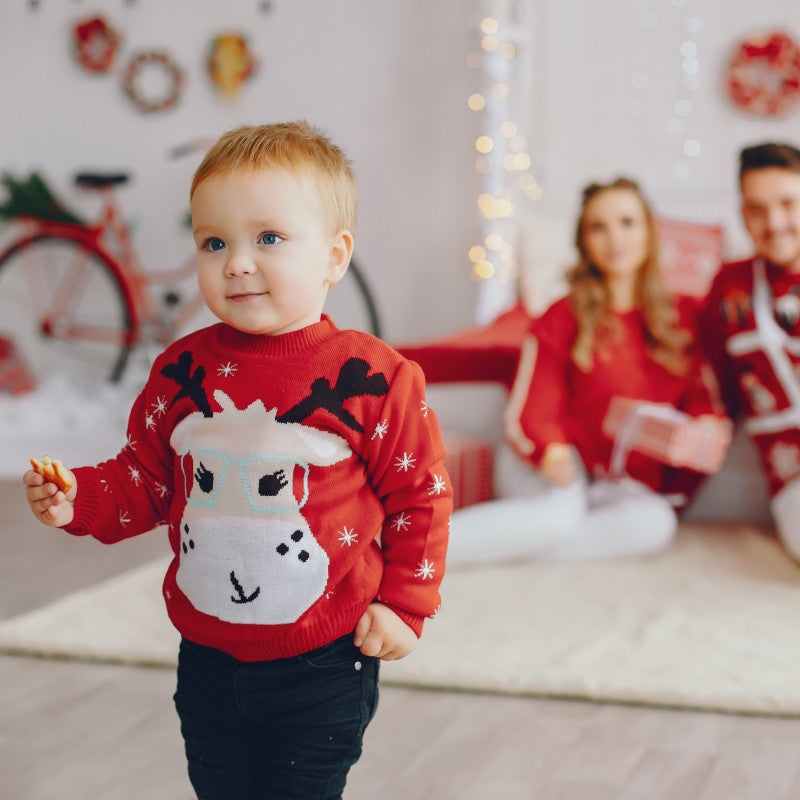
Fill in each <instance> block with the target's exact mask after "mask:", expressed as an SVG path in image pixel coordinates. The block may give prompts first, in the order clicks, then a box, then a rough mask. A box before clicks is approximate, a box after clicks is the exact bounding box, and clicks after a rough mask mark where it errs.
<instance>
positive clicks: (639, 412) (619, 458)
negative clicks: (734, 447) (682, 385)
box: [603, 397, 731, 474]
mask: <svg viewBox="0 0 800 800" xmlns="http://www.w3.org/2000/svg"><path fill="white" fill-rule="evenodd" d="M603 433H605V434H606V436H609V437H610V438H613V439H614V440H615V442H614V454H613V455H612V463H611V467H610V471H611V472H612V474H613V473H614V472H615V471H621V468H622V466H623V464H624V459H625V456H627V453H628V452H629V451H631V450H637V451H639V452H640V453H644V454H645V455H648V456H652V457H653V458H656V459H658V460H659V461H663V462H664V463H665V464H671V465H672V466H675V467H688V468H689V469H693V470H696V471H697V472H704V473H708V474H711V473H714V472H717V471H718V470H719V469H720V468H721V467H722V463H723V461H724V460H725V454H726V453H727V452H728V445H729V444H730V441H731V425H730V422H728V420H723V419H709V418H704V419H698V418H696V417H692V416H690V415H689V414H685V413H684V412H683V411H678V409H676V408H674V407H672V406H670V405H667V404H665V403H647V402H644V401H641V400H634V399H632V398H629V397H612V398H611V403H610V404H609V406H608V411H607V412H606V416H605V419H604V420H603ZM615 461H616V462H617V463H615Z"/></svg>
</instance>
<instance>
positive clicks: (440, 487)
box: [428, 473, 447, 495]
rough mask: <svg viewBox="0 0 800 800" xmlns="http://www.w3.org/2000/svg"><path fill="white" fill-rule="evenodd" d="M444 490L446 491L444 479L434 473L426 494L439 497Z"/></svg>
mask: <svg viewBox="0 0 800 800" xmlns="http://www.w3.org/2000/svg"><path fill="white" fill-rule="evenodd" d="M445 489H447V485H446V484H445V482H444V478H443V477H442V476H441V475H436V474H435V473H434V476H433V478H431V485H430V486H429V487H428V494H430V495H434V494H435V495H440V494H441V493H442V492H443V491H444V490H445Z"/></svg>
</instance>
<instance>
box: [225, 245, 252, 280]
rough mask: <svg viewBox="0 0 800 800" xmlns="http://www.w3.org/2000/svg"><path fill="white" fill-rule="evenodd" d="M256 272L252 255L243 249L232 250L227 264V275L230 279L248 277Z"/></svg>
mask: <svg viewBox="0 0 800 800" xmlns="http://www.w3.org/2000/svg"><path fill="white" fill-rule="evenodd" d="M254 271H255V264H254V263H253V259H252V258H251V257H250V254H249V253H247V252H246V251H245V250H243V249H241V248H237V249H233V248H232V249H231V250H230V251H229V255H228V260H227V262H226V263H225V274H226V275H228V276H230V277H232V278H233V277H236V276H237V275H248V274H250V273H252V272H254Z"/></svg>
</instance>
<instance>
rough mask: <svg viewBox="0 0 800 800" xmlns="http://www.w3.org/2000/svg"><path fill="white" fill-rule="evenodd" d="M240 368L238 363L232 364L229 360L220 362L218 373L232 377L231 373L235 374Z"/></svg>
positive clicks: (224, 376) (225, 376)
mask: <svg viewBox="0 0 800 800" xmlns="http://www.w3.org/2000/svg"><path fill="white" fill-rule="evenodd" d="M238 369H239V365H238V364H231V362H230V361H229V362H228V363H227V364H220V365H219V366H218V367H217V375H220V376H222V377H223V378H230V376H231V375H235V374H236V371H237V370H238Z"/></svg>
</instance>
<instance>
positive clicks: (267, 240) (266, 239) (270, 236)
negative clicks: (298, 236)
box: [258, 233, 283, 244]
mask: <svg viewBox="0 0 800 800" xmlns="http://www.w3.org/2000/svg"><path fill="white" fill-rule="evenodd" d="M258 241H259V242H260V243H261V244H278V242H281V241H283V240H282V239H281V237H280V236H278V234H277V233H262V234H261V236H259V238H258Z"/></svg>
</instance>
